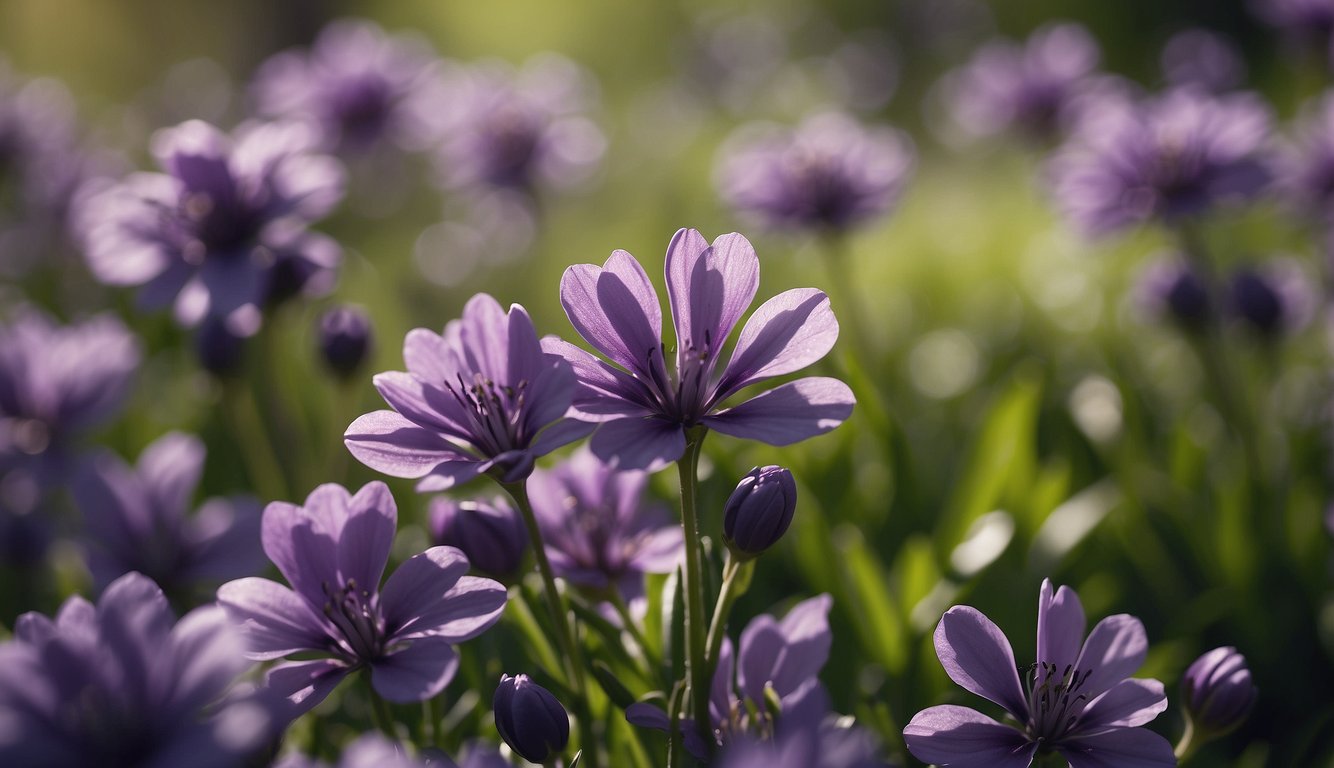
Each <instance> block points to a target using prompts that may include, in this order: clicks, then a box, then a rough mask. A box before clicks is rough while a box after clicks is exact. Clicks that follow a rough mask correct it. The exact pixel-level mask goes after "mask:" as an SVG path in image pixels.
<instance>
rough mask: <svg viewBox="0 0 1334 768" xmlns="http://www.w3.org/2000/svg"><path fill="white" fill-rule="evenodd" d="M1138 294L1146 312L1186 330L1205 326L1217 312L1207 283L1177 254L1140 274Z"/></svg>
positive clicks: (1167, 257) (1153, 264)
mask: <svg viewBox="0 0 1334 768" xmlns="http://www.w3.org/2000/svg"><path fill="white" fill-rule="evenodd" d="M1137 292H1138V293H1139V298H1140V303H1141V304H1142V305H1143V308H1144V309H1146V310H1148V312H1150V313H1151V314H1154V315H1157V316H1160V317H1168V318H1171V319H1172V320H1173V321H1174V322H1176V323H1178V324H1180V325H1181V326H1182V327H1183V328H1188V329H1198V328H1200V327H1202V326H1203V325H1204V323H1205V322H1206V321H1207V320H1208V319H1209V317H1210V316H1211V315H1212V314H1213V313H1214V311H1215V310H1214V308H1213V303H1214V301H1213V299H1212V298H1210V296H1209V289H1208V287H1207V286H1206V285H1205V284H1204V280H1202V279H1201V278H1200V276H1199V274H1197V273H1196V271H1195V270H1194V269H1193V268H1192V267H1191V266H1190V265H1189V264H1187V263H1186V261H1185V260H1184V259H1182V258H1180V257H1179V256H1177V255H1175V254H1174V255H1171V256H1165V257H1162V258H1159V259H1157V260H1155V261H1153V262H1152V263H1150V264H1149V266H1148V267H1146V268H1145V269H1144V271H1143V273H1142V274H1141V275H1140V278H1139V285H1138V291H1137Z"/></svg>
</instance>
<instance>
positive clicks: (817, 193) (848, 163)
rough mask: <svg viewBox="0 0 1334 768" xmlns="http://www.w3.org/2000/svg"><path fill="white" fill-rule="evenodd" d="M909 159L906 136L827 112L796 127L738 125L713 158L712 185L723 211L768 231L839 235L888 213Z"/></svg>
mask: <svg viewBox="0 0 1334 768" xmlns="http://www.w3.org/2000/svg"><path fill="white" fill-rule="evenodd" d="M913 157H914V155H913V148H912V142H911V141H910V140H909V139H908V137H907V136H906V135H905V134H903V133H901V132H899V131H896V130H894V129H891V128H868V127H865V126H863V125H861V124H860V123H858V122H857V121H856V120H855V119H853V118H852V117H851V116H849V115H845V114H842V113H838V112H826V113H821V114H817V115H813V116H811V117H808V118H806V119H805V120H804V121H802V123H801V124H800V125H799V126H797V127H796V128H795V129H787V128H781V127H778V126H773V125H768V124H752V125H747V126H742V127H741V128H740V129H739V130H738V131H737V132H736V133H735V134H734V135H733V136H732V137H731V138H730V139H728V141H727V143H726V144H724V146H723V148H722V150H721V151H720V152H719V158H718V161H717V163H716V170H715V173H714V183H715V186H717V188H718V191H719V194H720V195H722V197H723V199H725V200H726V201H727V203H728V205H730V206H731V207H732V208H734V209H735V210H737V211H738V212H740V213H741V214H744V215H748V216H752V217H754V218H756V219H758V220H759V221H760V222H761V223H762V224H764V225H766V226H770V227H774V228H779V229H806V230H815V231H834V232H838V231H843V230H847V229H849V228H851V227H854V226H856V225H859V224H864V223H866V222H869V221H871V220H873V219H875V218H878V217H880V216H883V215H885V214H887V213H888V212H889V211H890V210H892V209H893V208H894V206H895V205H896V204H897V203H898V201H899V197H900V196H901V195H902V193H903V189H904V187H905V186H906V185H907V183H908V179H909V177H911V175H912V169H913Z"/></svg>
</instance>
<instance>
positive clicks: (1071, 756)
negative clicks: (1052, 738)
mask: <svg viewBox="0 0 1334 768" xmlns="http://www.w3.org/2000/svg"><path fill="white" fill-rule="evenodd" d="M1057 751H1058V752H1060V753H1061V757H1064V758H1065V759H1066V760H1067V761H1069V763H1070V768H1169V766H1174V765H1176V764H1177V759H1176V755H1174V754H1172V745H1171V744H1170V743H1168V741H1167V739H1164V738H1163V737H1162V736H1159V735H1158V734H1156V733H1154V732H1153V731H1150V730H1148V729H1146V728H1117V729H1115V730H1111V731H1104V732H1103V733H1099V734H1095V735H1093V736H1081V737H1079V738H1078V739H1071V740H1069V741H1067V742H1066V743H1065V744H1063V745H1061V746H1059V747H1057Z"/></svg>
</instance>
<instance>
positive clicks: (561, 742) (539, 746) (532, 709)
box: [493, 675, 570, 763]
mask: <svg viewBox="0 0 1334 768" xmlns="http://www.w3.org/2000/svg"><path fill="white" fill-rule="evenodd" d="M493 708H494V710H495V714H496V730H497V731H500V738H502V739H504V740H505V743H506V744H508V745H510V749H512V750H514V751H515V752H517V753H518V754H519V756H520V757H522V758H523V759H525V760H527V761H528V762H530V763H545V762H547V761H548V760H550V759H551V757H552V756H553V755H557V754H560V753H561V752H563V751H565V746H566V745H567V744H568V743H569V741H570V717H569V715H567V714H566V713H565V707H563V706H561V703H560V702H559V701H557V700H556V697H555V696H553V695H551V691H548V690H547V689H546V688H543V687H542V686H540V685H538V684H537V683H534V682H533V681H532V680H531V679H529V677H528V675H515V676H513V677H511V676H509V675H501V676H500V686H499V687H498V688H496V698H495V702H494V704H493Z"/></svg>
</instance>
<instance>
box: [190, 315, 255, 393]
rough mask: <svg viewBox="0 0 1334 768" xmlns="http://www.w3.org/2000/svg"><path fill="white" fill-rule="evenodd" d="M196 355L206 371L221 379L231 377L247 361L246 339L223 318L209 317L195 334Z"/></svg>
mask: <svg viewBox="0 0 1334 768" xmlns="http://www.w3.org/2000/svg"><path fill="white" fill-rule="evenodd" d="M195 354H196V355H197V356H198V357H199V364H200V365H201V366H203V368H204V370H206V371H208V372H209V373H211V374H213V375H214V376H217V377H219V378H221V377H225V376H231V375H232V374H234V373H236V372H237V371H239V370H241V364H242V363H243V362H244V361H245V338H243V337H242V336H241V335H239V334H237V333H234V332H233V331H232V330H231V329H229V328H228V327H227V323H226V321H224V320H222V319H221V318H216V317H209V318H207V319H205V320H204V322H203V323H201V324H200V326H199V330H197V331H196V332H195Z"/></svg>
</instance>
